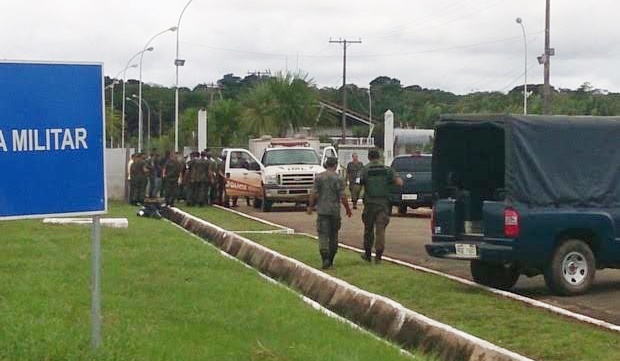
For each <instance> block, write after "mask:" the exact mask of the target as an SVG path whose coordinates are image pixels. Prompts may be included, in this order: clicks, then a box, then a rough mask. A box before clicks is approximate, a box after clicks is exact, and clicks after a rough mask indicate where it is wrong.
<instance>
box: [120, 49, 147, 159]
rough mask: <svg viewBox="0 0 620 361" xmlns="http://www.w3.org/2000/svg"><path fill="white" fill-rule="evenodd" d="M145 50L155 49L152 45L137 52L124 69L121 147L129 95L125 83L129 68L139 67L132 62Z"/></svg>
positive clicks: (123, 142) (122, 146)
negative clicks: (126, 101)
mask: <svg viewBox="0 0 620 361" xmlns="http://www.w3.org/2000/svg"><path fill="white" fill-rule="evenodd" d="M145 51H153V47H152V46H151V47H149V48H146V49H144V50H141V51H139V52H137V53H136V54H135V55H134V56H132V57H131V58H130V59H129V61H128V62H127V65H126V66H125V69H124V70H123V114H122V115H121V148H125V98H126V97H127V95H126V90H125V83H127V69H129V68H137V67H138V64H131V62H132V61H133V60H134V59H135V58H136V57H137V56H138V55H140V54H142V53H144V52H145ZM129 64H131V65H129Z"/></svg>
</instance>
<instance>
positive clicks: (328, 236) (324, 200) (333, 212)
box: [308, 157, 351, 269]
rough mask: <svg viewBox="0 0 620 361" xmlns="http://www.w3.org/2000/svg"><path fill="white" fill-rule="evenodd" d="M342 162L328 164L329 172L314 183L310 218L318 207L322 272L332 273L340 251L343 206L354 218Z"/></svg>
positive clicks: (310, 198) (334, 161) (318, 176)
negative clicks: (338, 168)
mask: <svg viewBox="0 0 620 361" xmlns="http://www.w3.org/2000/svg"><path fill="white" fill-rule="evenodd" d="M337 165H338V158H336V157H330V158H328V159H327V161H326V162H325V167H326V168H327V170H326V171H325V172H323V173H320V174H319V175H317V177H316V179H315V182H314V191H313V193H312V194H310V197H309V200H308V214H312V211H313V208H314V205H315V204H316V212H317V221H316V228H317V233H318V235H319V253H320V254H321V259H322V262H323V264H322V268H323V269H328V268H329V267H331V266H332V265H333V263H334V257H335V256H336V252H337V251H338V230H340V225H341V221H340V204H342V205H343V206H344V208H345V210H346V213H347V217H351V209H350V208H349V203H348V202H347V197H346V196H345V194H344V190H345V183H344V179H342V178H341V177H339V176H338V174H337V173H336V166H337Z"/></svg>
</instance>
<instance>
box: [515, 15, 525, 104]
mask: <svg viewBox="0 0 620 361" xmlns="http://www.w3.org/2000/svg"><path fill="white" fill-rule="evenodd" d="M516 22H517V24H519V25H521V31H522V32H523V49H524V53H525V59H524V67H525V79H524V81H523V114H527V38H526V35H525V26H523V20H522V19H521V18H517V19H516Z"/></svg>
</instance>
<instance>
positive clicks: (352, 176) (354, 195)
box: [347, 153, 364, 209]
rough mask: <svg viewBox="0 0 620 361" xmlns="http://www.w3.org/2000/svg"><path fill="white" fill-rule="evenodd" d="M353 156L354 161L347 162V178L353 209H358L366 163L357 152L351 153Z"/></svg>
mask: <svg viewBox="0 0 620 361" xmlns="http://www.w3.org/2000/svg"><path fill="white" fill-rule="evenodd" d="M351 158H352V161H351V162H349V164H347V180H348V181H349V191H350V192H351V203H353V209H357V200H358V199H359V198H360V191H361V190H362V186H361V185H360V176H361V173H362V169H363V168H364V163H362V162H360V161H359V159H358V158H357V153H353V154H351Z"/></svg>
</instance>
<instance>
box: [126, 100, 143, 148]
mask: <svg viewBox="0 0 620 361" xmlns="http://www.w3.org/2000/svg"><path fill="white" fill-rule="evenodd" d="M125 100H129V101H130V102H132V103H134V104H135V105H136V107H138V108H139V107H140V104H138V102H137V101H135V100H133V99H131V98H130V97H125ZM138 114H139V115H138V117H141V116H142V113H140V112H138ZM141 122H142V119H138V124H140V123H141ZM138 152H140V150H139V151H138Z"/></svg>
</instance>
